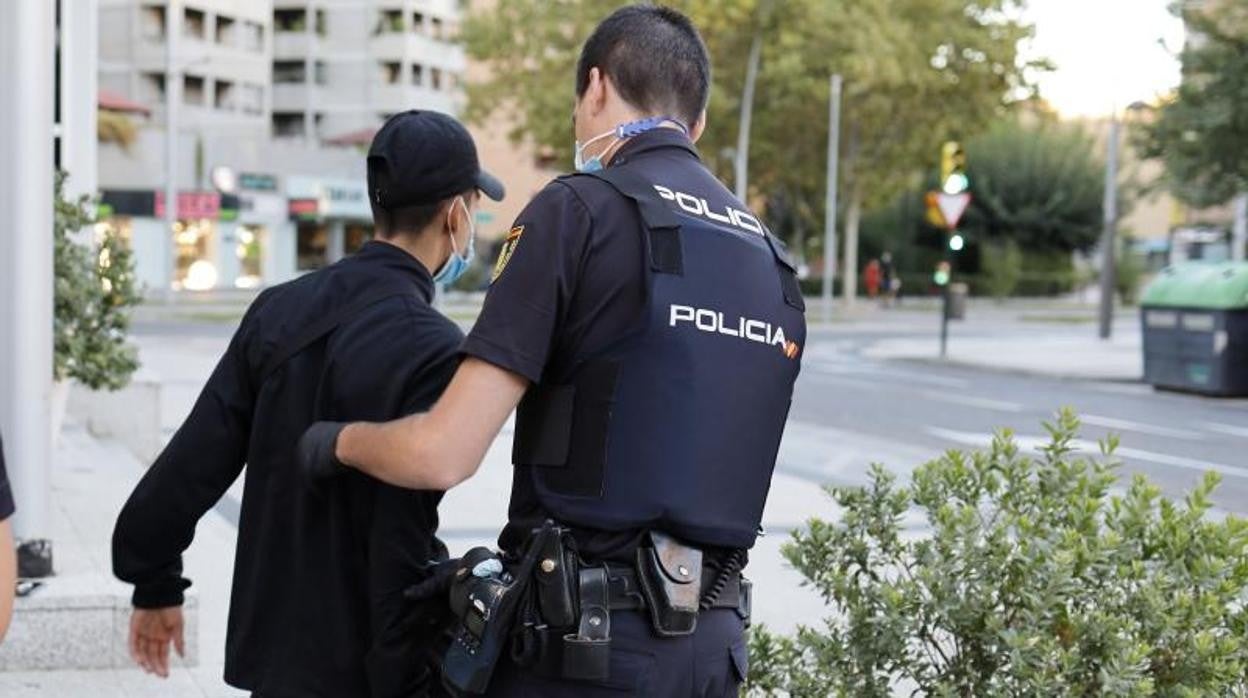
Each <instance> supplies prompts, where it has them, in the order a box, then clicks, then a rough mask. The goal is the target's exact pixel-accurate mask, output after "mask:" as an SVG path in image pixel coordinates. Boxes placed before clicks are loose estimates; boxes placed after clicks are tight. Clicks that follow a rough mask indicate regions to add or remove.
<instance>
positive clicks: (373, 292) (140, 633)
mask: <svg viewBox="0 0 1248 698" xmlns="http://www.w3.org/2000/svg"><path fill="white" fill-rule="evenodd" d="M368 189H369V198H370V202H371V204H372V207H373V217H374V222H375V225H376V233H377V239H376V240H374V241H373V242H370V243H368V244H366V245H365V246H364V248H363V249H361V250H360V252H359V253H357V254H355V255H353V256H351V257H349V258H347V259H344V260H342V261H341V262H338V263H337V264H334V265H332V266H330V267H328V268H326V269H324V270H321V271H318V272H316V273H313V274H309V275H307V276H304V277H302V278H300V279H297V280H295V281H292V282H289V283H285V284H282V285H280V286H276V287H274V288H271V289H268V290H266V291H265V292H264V293H262V294H260V296H259V297H258V298H257V299H256V301H255V302H254V303H253V304H252V306H251V307H250V308H249V309H248V311H247V313H246V315H245V316H244V317H243V320H242V323H241V324H240V326H239V328H238V331H237V332H236V333H235V335H234V337H233V339H232V341H231V342H230V345H229V348H228V349H227V351H226V353H225V355H224V356H223V357H222V358H221V361H220V363H219V364H218V365H217V368H216V370H215V371H214V372H213V374H212V376H211V377H210V378H209V379H208V383H207V385H206V386H205V387H204V390H203V393H201V395H200V397H199V399H198V401H197V402H196V403H195V406H194V408H193V409H192V411H191V414H190V416H189V417H188V418H187V420H186V422H185V423H184V424H183V425H182V427H181V428H180V429H179V430H178V431H177V433H176V434H175V435H174V437H173V439H172V440H171V441H170V443H169V445H168V446H167V447H166V448H165V450H164V452H163V453H161V455H160V456H159V457H158V458H157V460H156V462H155V463H154V464H153V465H152V467H151V469H150V470H149V471H148V472H147V474H146V475H145V476H144V477H143V479H142V481H141V482H140V483H139V485H138V486H137V487H136V489H135V491H134V493H133V494H132V495H131V496H130V500H129V501H128V502H127V503H126V505H125V507H124V509H122V511H121V514H120V516H119V517H118V520H117V526H116V530H115V531H114V533H113V569H114V572H115V574H116V575H117V576H118V577H119V578H120V579H122V580H124V581H126V582H130V583H132V584H134V585H135V589H134V597H133V602H134V606H135V610H134V615H133V618H132V621H131V626H130V650H131V654H132V655H133V656H134V659H135V661H136V662H138V663H139V664H140V665H141V666H142V667H143V668H144V669H145V670H147V671H149V672H151V673H155V674H157V675H159V676H167V675H168V670H169V646H170V644H172V645H173V646H174V648H175V649H176V650H177V651H178V652H179V654H180V653H181V652H182V648H183V638H182V613H181V604H182V602H183V592H184V590H185V589H186V588H187V587H188V586H190V581H189V580H187V579H185V578H184V577H183V576H182V553H183V551H185V550H186V548H187V547H188V546H189V545H190V543H191V540H192V538H193V537H194V532H195V525H196V522H197V521H198V520H199V518H200V517H201V516H203V515H204V514H205V513H206V512H207V511H208V510H209V509H210V508H212V506H213V505H214V503H216V501H217V500H218V499H220V497H221V496H222V494H224V493H225V491H226V490H227V488H229V486H230V484H231V483H232V482H233V481H234V480H235V478H237V477H238V475H239V473H240V472H241V471H242V469H243V466H244V464H246V465H247V466H248V467H247V476H246V484H245V488H244V493H243V501H242V507H241V512H240V515H239V520H238V549H237V555H236V560H235V567H234V587H233V595H232V599H231V607H230V616H229V628H228V632H227V636H226V659H225V680H226V681H227V682H228V683H230V684H231V685H233V686H237V687H239V688H242V689H245V690H249V691H252V692H253V695H255V696H261V697H267V696H279V697H281V698H291V697H301V696H369V695H371V696H413V695H426V694H427V693H429V692H430V691H435V689H436V685H437V683H438V682H437V678H436V675H435V674H433V673H431V672H430V670H429V668H428V667H429V662H428V661H426V658H427V657H428V655H429V653H430V650H431V648H430V647H427V646H425V645H424V644H422V643H424V642H426V640H427V638H429V637H430V636H432V633H428V632H420V624H421V623H422V622H425V621H427V620H429V619H428V618H426V617H425V616H427V615H428V614H426V613H422V609H420V608H418V607H414V606H413V605H412V604H411V603H410V602H407V601H405V600H404V598H403V591H404V589H405V588H406V587H407V586H409V585H410V584H412V583H413V582H414V581H416V580H417V579H419V578H420V576H421V574H422V572H423V570H424V569H425V568H426V566H427V565H428V564H429V563H430V561H431V560H437V559H441V558H444V557H445V554H446V553H445V548H444V547H443V546H442V545H441V543H440V542H439V541H438V540H437V539H436V538H435V537H434V533H435V531H436V529H437V523H438V517H437V505H438V501H439V500H440V498H441V492H434V491H412V490H402V489H398V488H394V487H391V486H388V485H385V484H382V483H380V482H378V481H376V480H373V479H372V478H370V477H367V476H364V475H359V474H352V475H350V476H349V477H345V478H338V479H336V480H334V481H333V482H332V483H325V484H324V485H323V486H319V487H308V486H307V485H306V484H305V482H304V481H303V480H302V479H300V476H299V473H298V472H297V471H296V469H295V467H296V463H295V460H294V457H295V445H296V442H297V440H298V438H299V436H300V434H302V433H303V431H304V430H305V429H306V428H307V426H308V425H309V424H312V423H313V422H315V421H317V420H325V419H331V420H353V419H362V420H385V419H393V418H396V417H399V416H402V415H405V414H411V413H413V412H418V411H422V410H426V409H428V408H429V407H430V406H431V405H432V404H433V403H434V401H435V400H436V398H437V397H438V396H439V395H440V394H441V393H442V390H443V388H445V387H446V384H447V381H448V380H449V379H450V377H451V375H452V373H453V372H454V370H455V367H456V366H457V364H458V361H459V360H458V355H457V351H458V349H459V345H460V343H461V341H462V339H463V335H462V333H461V332H460V330H459V329H458V328H457V327H456V325H455V324H454V323H453V322H451V321H450V320H449V319H447V318H446V317H444V316H442V315H441V314H439V313H438V312H437V311H435V310H434V309H433V308H432V307H431V306H430V302H431V301H432V299H433V295H434V286H435V283H439V282H441V283H450V282H452V281H454V279H455V277H457V276H458V275H459V274H461V273H462V272H463V271H464V269H466V268H467V266H468V263H469V261H470V260H471V257H472V250H473V208H474V206H475V203H476V201H477V199H478V197H479V195H480V194H485V195H486V196H489V197H490V198H491V199H494V200H499V199H501V198H502V196H503V188H502V185H501V184H500V183H499V182H498V180H496V179H495V178H494V177H492V176H490V175H488V174H486V173H485V172H483V171H482V170H481V168H480V165H479V163H478V160H477V151H476V147H475V145H474V144H473V141H472V138H471V136H470V135H469V134H468V132H467V131H466V130H465V129H464V128H463V126H461V125H460V124H459V123H458V122H456V121H455V120H454V119H452V118H450V117H448V116H445V115H442V114H437V113H433V112H420V111H411V112H406V113H403V114H398V115H396V116H394V117H392V118H391V119H390V120H389V121H387V122H386V124H385V125H384V126H383V127H382V128H381V130H380V131H379V132H378V133H377V135H376V136H375V137H374V139H373V143H372V147H371V148H370V150H369V154H368Z"/></svg>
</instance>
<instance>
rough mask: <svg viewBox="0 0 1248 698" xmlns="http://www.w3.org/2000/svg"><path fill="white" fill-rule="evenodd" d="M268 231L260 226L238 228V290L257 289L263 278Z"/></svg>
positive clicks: (236, 283) (236, 281) (236, 250)
mask: <svg viewBox="0 0 1248 698" xmlns="http://www.w3.org/2000/svg"><path fill="white" fill-rule="evenodd" d="M267 237H268V231H267V230H265V228H264V226H262V225H243V226H239V228H238V247H237V248H236V249H235V254H237V255H238V278H237V279H235V280H234V285H235V286H237V287H238V288H257V287H259V286H260V283H261V281H262V280H263V277H264V267H263V264H262V263H263V261H264V245H265V240H266V238H267Z"/></svg>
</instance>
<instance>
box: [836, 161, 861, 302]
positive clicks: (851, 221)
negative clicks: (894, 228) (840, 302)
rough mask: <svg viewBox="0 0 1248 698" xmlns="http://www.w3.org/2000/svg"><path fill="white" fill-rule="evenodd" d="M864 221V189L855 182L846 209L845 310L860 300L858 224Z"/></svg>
mask: <svg viewBox="0 0 1248 698" xmlns="http://www.w3.org/2000/svg"><path fill="white" fill-rule="evenodd" d="M861 219H862V188H861V187H859V186H858V183H857V182H855V183H854V184H853V185H852V186H850V189H849V206H848V207H847V208H846V209H845V271H844V273H843V274H842V275H841V279H842V280H843V282H842V283H843V285H842V287H841V294H842V295H843V296H844V298H845V308H846V309H847V310H850V309H853V307H854V303H855V301H857V300H858V223H859V222H860V221H861Z"/></svg>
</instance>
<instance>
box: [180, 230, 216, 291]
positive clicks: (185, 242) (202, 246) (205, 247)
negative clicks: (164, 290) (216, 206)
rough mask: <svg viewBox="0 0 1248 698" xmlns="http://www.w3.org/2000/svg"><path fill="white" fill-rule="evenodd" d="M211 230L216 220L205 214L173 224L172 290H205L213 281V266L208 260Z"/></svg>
mask: <svg viewBox="0 0 1248 698" xmlns="http://www.w3.org/2000/svg"><path fill="white" fill-rule="evenodd" d="M215 234H216V224H215V223H214V222H213V221H211V220H208V219H206V218H201V219H192V220H181V221H178V222H176V223H174V224H173V246H174V250H175V251H176V258H177V262H176V263H175V266H174V276H173V288H174V290H175V291H178V290H183V289H185V290H188V291H206V290H208V289H211V288H214V287H215V286H216V285H217V267H216V265H214V264H213V263H212V259H213V246H214V239H215Z"/></svg>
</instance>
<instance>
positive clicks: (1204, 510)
mask: <svg viewBox="0 0 1248 698" xmlns="http://www.w3.org/2000/svg"><path fill="white" fill-rule="evenodd" d="M1046 427H1047V428H1048V430H1049V433H1050V434H1051V437H1052V438H1051V441H1050V443H1049V444H1048V445H1047V446H1045V447H1044V448H1043V449H1041V453H1042V455H1041V456H1040V457H1039V458H1038V459H1036V458H1032V457H1029V456H1026V455H1024V454H1023V453H1021V452H1020V449H1019V446H1018V444H1017V443H1016V442H1015V441H1014V440H1013V438H1012V437H1011V435H1010V434H1009V432H1002V433H1000V434H999V435H998V436H997V437H996V438H995V439H994V441H993V444H992V447H991V448H990V449H989V450H988V451H986V452H981V453H974V454H970V455H967V454H964V453H960V452H956V451H951V452H949V453H947V454H946V455H944V456H943V457H941V458H940V459H938V460H935V461H933V462H931V463H928V464H926V465H924V466H922V467H920V468H919V469H918V470H916V471H915V473H914V475H913V477H912V481H911V484H910V486H909V487H900V486H898V485H897V484H896V482H895V479H894V478H893V476H891V475H889V474H888V473H886V472H885V471H884V470H883V469H881V468H880V467H878V466H876V467H874V468H873V475H872V482H871V484H870V485H868V486H865V487H858V488H838V489H832V490H830V493H831V494H832V497H833V498H834V499H835V501H836V503H837V504H838V505H839V506H840V507H841V508H842V510H843V512H842V514H841V517H840V519H839V521H837V522H835V523H829V522H824V521H818V520H812V521H810V522H809V524H808V526H807V527H806V528H805V529H804V530H802V531H799V532H796V533H795V534H794V539H793V541H792V542H791V543H790V544H788V545H787V547H786V550H785V555H786V557H787V558H788V560H789V561H790V562H791V563H792V564H793V565H794V566H795V567H796V568H797V569H798V570H799V571H800V572H801V573H802V574H803V575H804V576H805V578H806V580H807V583H808V584H809V585H810V586H812V587H814V588H815V589H816V590H818V592H819V593H820V594H821V595H822V596H823V598H824V599H825V601H826V602H827V603H829V604H831V606H832V607H833V611H834V612H833V613H832V614H831V615H830V617H829V618H827V619H826V620H825V621H824V622H823V625H822V626H821V627H803V628H801V629H799V631H798V632H797V634H796V636H795V637H778V636H775V635H772V634H770V633H768V632H767V631H766V629H761V628H760V629H758V630H757V631H756V632H754V633H752V638H751V648H752V652H753V660H754V667H753V668H754V674H753V676H751V679H750V690H751V691H752V692H753V694H754V695H774V694H777V693H787V694H788V695H792V696H795V697H802V696H829V695H835V696H853V697H855V698H857V697H860V696H867V697H870V696H889V695H893V694H894V691H897V690H904V694H906V695H911V694H913V695H925V696H968V697H969V696H977V697H978V696H1215V695H1216V696H1243V695H1248V679H1245V676H1246V675H1248V614H1246V613H1245V609H1244V600H1245V589H1246V587H1248V525H1246V524H1245V522H1244V521H1243V520H1241V519H1238V518H1235V517H1229V516H1228V517H1226V518H1224V519H1221V520H1218V519H1217V518H1216V517H1214V516H1211V515H1210V511H1209V509H1210V496H1211V495H1212V493H1213V491H1214V489H1215V487H1216V486H1217V483H1218V481H1219V478H1218V476H1217V475H1216V474H1215V473H1208V474H1206V475H1205V477H1204V479H1203V480H1202V481H1201V482H1200V483H1199V484H1198V485H1197V486H1196V487H1195V489H1194V490H1192V491H1191V493H1190V494H1188V495H1187V496H1186V497H1185V499H1184V500H1183V502H1182V503H1175V502H1172V501H1170V500H1168V499H1166V498H1164V497H1162V496H1161V492H1160V490H1159V488H1158V487H1157V486H1155V485H1153V484H1150V483H1149V482H1148V481H1147V480H1146V479H1145V478H1144V477H1142V476H1136V477H1135V478H1133V479H1132V480H1131V482H1130V485H1129V486H1128V487H1127V489H1126V491H1125V493H1121V494H1114V493H1112V491H1111V489H1112V488H1113V487H1114V485H1115V483H1116V482H1117V475H1116V470H1117V461H1116V460H1115V459H1114V456H1113V453H1114V450H1115V448H1116V446H1117V443H1116V440H1115V439H1112V438H1111V439H1109V440H1108V441H1106V442H1103V443H1102V444H1101V451H1102V452H1101V454H1100V455H1099V456H1096V455H1092V456H1089V455H1081V454H1079V453H1077V452H1076V450H1075V448H1076V447H1075V445H1076V434H1077V431H1078V427H1079V423H1078V419H1077V418H1076V417H1075V416H1074V415H1073V414H1072V413H1071V412H1069V411H1064V412H1062V413H1061V414H1059V416H1058V418H1057V420H1056V423H1055V424H1052V425H1046ZM911 509H916V510H917V511H919V512H921V513H922V514H923V515H925V517H926V521H927V524H928V526H929V527H930V533H928V534H924V535H914V536H908V535H907V534H905V533H904V532H903V530H902V526H901V521H902V517H903V515H904V514H906V512H908V511H910V510H911Z"/></svg>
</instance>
